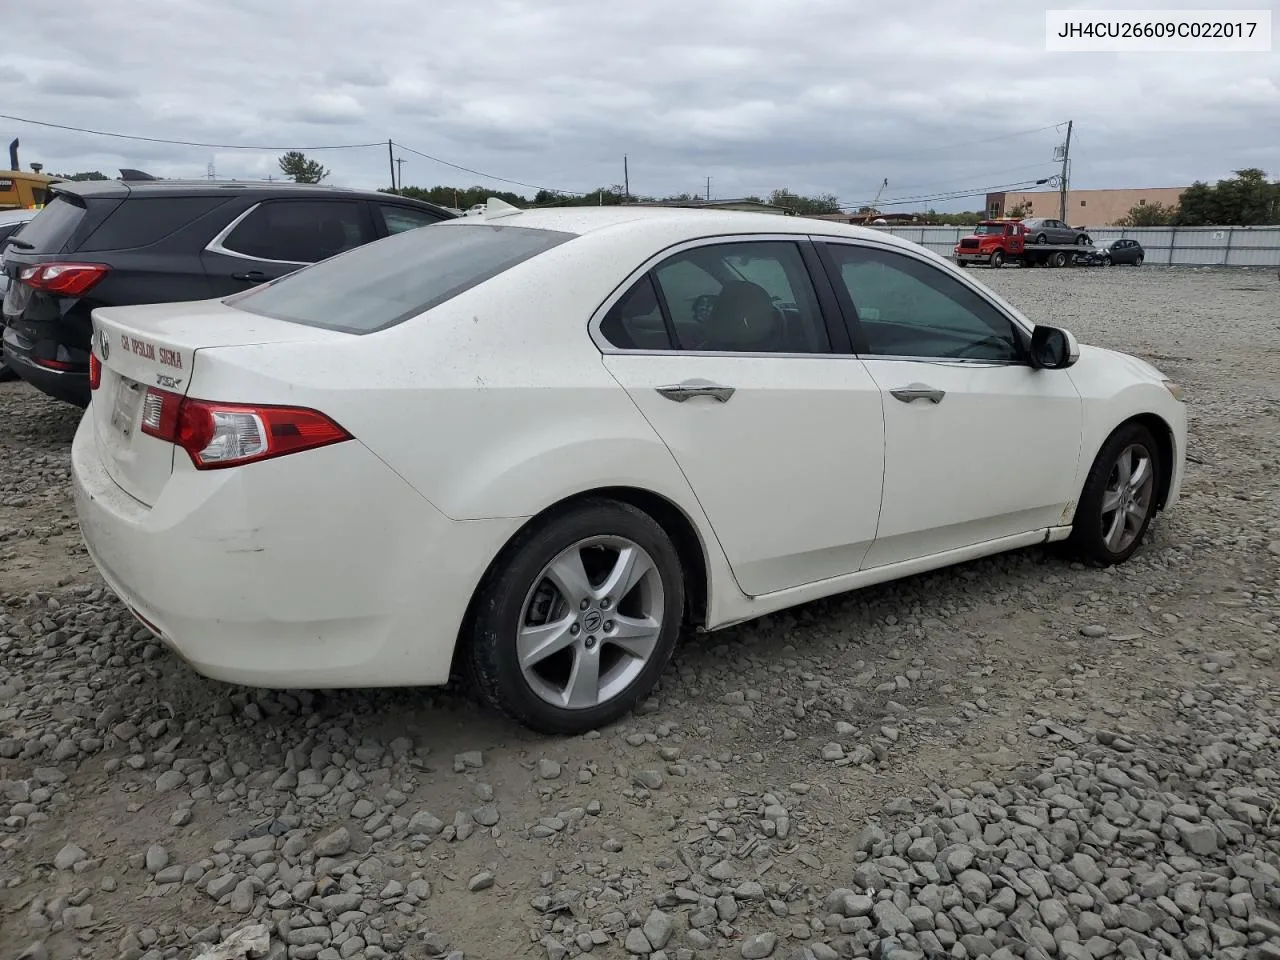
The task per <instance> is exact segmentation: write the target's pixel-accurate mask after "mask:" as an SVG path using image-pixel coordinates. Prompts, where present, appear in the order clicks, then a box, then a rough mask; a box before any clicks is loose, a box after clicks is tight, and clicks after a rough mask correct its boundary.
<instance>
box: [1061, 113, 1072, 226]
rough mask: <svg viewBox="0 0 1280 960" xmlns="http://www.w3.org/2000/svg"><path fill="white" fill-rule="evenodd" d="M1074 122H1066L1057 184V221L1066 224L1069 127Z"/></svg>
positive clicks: (1069, 152) (1069, 153)
mask: <svg viewBox="0 0 1280 960" xmlns="http://www.w3.org/2000/svg"><path fill="white" fill-rule="evenodd" d="M1074 122H1075V121H1073V120H1068V121H1067V142H1066V143H1065V144H1063V146H1062V177H1061V180H1060V183H1059V184H1058V190H1059V193H1058V219H1059V220H1061V221H1062V222H1063V223H1066V222H1067V162H1068V158H1069V157H1070V155H1071V126H1072V124H1073V123H1074Z"/></svg>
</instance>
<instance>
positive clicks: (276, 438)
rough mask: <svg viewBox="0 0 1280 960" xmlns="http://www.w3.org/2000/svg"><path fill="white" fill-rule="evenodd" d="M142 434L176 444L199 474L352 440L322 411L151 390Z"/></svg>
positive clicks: (145, 407)
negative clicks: (185, 395)
mask: <svg viewBox="0 0 1280 960" xmlns="http://www.w3.org/2000/svg"><path fill="white" fill-rule="evenodd" d="M142 432H143V433H145V434H147V435H148V436H152V437H156V438H158V439H160V440H165V441H167V442H169V443H173V444H177V445H178V446H180V447H182V449H183V450H185V451H187V455H188V456H190V457H191V462H192V463H193V464H194V465H195V468H196V469H197V470H216V469H219V468H221V467H237V466H241V465H243V464H246V463H253V462H255V461H257V460H269V459H271V458H272V457H280V456H283V455H285V454H286V453H298V452H300V451H302V450H314V449H315V448H317V447H325V446H328V445H329V444H331V443H340V442H341V441H343V440H350V439H352V437H351V434H349V433H347V431H346V430H344V429H342V427H340V426H338V425H337V424H336V423H334V422H333V421H332V420H330V419H329V418H328V417H326V416H325V415H324V414H323V413H320V412H319V411H318V410H310V409H307V408H305V407H279V406H258V405H249V404H236V403H214V402H211V401H208V400H194V399H191V398H190V397H184V396H182V395H181V394H178V393H170V392H169V391H167V390H157V389H156V388H155V387H151V388H150V389H148V390H147V393H146V396H145V397H144V398H143V401H142Z"/></svg>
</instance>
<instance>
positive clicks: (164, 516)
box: [71, 412, 522, 689]
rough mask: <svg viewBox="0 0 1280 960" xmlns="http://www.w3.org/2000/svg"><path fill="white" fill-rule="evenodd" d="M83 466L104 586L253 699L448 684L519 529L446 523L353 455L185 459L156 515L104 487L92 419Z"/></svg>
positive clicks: (76, 455) (81, 437)
mask: <svg viewBox="0 0 1280 960" xmlns="http://www.w3.org/2000/svg"><path fill="white" fill-rule="evenodd" d="M290 460H293V461H294V462H293V463H290V462H289V461H290ZM71 462H72V485H73V491H74V497H75V507H76V514H77V517H78V519H79V522H80V529H81V533H82V535H83V538H84V541H85V545H86V546H87V548H88V550H89V554H90V556H91V557H92V559H93V561H94V563H95V564H96V565H97V567H98V569H99V571H100V572H101V573H102V576H103V579H104V580H105V581H106V582H107V584H108V586H110V587H111V589H112V590H113V591H114V592H115V593H116V594H118V595H119V596H120V598H121V599H122V600H123V601H124V602H125V604H126V605H128V606H129V607H130V609H132V610H133V611H134V613H135V615H136V616H138V617H139V618H140V619H142V620H143V621H144V623H146V625H147V626H148V627H149V628H150V629H151V630H152V632H154V633H156V634H157V635H158V637H159V638H160V640H161V641H162V642H164V643H165V644H166V645H167V646H168V647H170V648H171V649H173V650H174V651H175V652H176V653H177V654H178V655H179V656H180V657H182V658H183V659H184V660H185V661H187V662H188V663H189V664H190V665H191V666H192V667H193V668H194V669H195V670H196V671H197V672H199V673H201V674H203V675H205V676H208V677H212V678H214V679H218V680H224V681H228V682H231V683H240V684H246V685H250V686H255V687H264V688H277V689H278V688H326V687H327V688H332V687H380V686H424V685H434V684H442V683H445V682H446V681H447V680H448V678H449V672H450V666H451V662H452V658H453V651H454V645H455V642H456V639H457V635H458V629H459V626H460V624H461V622H462V620H463V617H464V616H465V612H466V608H467V605H468V603H469V602H470V599H471V595H472V592H473V590H474V588H475V585H476V584H477V583H478V582H479V580H480V578H481V577H482V576H483V573H484V571H485V569H486V568H487V567H488V565H489V563H490V561H491V559H492V558H493V556H494V555H495V554H496V553H497V551H498V550H499V549H501V546H502V545H503V544H504V543H505V542H506V541H507V539H508V538H509V536H510V535H511V534H512V533H514V532H515V530H516V529H518V528H519V526H520V524H521V522H522V521H520V520H482V521H452V520H449V519H447V518H446V517H444V516H443V515H442V514H440V513H439V512H438V511H436V510H435V508H434V507H432V506H431V504H429V503H428V502H427V501H426V500H424V499H423V498H422V497H421V496H420V495H418V494H417V493H416V492H415V491H413V490H412V489H411V488H410V487H409V486H408V484H406V483H405V482H404V481H403V480H401V479H400V477H398V476H397V475H396V474H395V473H393V472H392V471H391V470H390V469H389V468H388V467H387V466H386V465H385V464H383V463H382V461H380V460H378V459H377V458H376V457H374V456H373V454H371V453H370V452H369V451H368V450H367V449H366V448H365V447H363V446H362V445H361V444H359V443H358V442H355V441H352V442H347V443H341V444H335V445H334V446H332V447H326V448H323V449H320V450H314V451H309V452H307V453H303V454H297V455H296V456H294V457H284V458H281V459H279V460H277V461H265V462H263V463H258V464H251V465H248V466H246V467H242V468H239V469H232V470H219V471H211V472H205V473H202V472H199V471H196V470H195V469H194V468H192V467H191V466H190V464H189V463H184V462H183V457H182V456H181V455H179V456H178V457H176V458H175V467H174V473H173V475H172V477H171V478H170V480H169V482H168V483H167V484H166V486H165V487H164V490H163V492H162V493H161V495H160V497H159V498H158V500H157V501H156V503H155V504H154V505H153V506H151V507H147V506H145V505H143V504H142V503H140V502H139V501H137V500H135V499H134V498H133V497H131V496H129V495H128V494H127V493H125V492H124V490H122V489H121V488H120V487H119V486H118V485H117V484H116V483H115V481H114V480H112V479H111V477H110V476H109V475H108V474H107V472H106V469H105V468H104V466H103V464H102V461H101V458H100V457H99V454H98V452H97V441H96V438H95V433H94V426H93V417H92V412H90V413H89V414H88V415H86V416H85V417H84V418H83V419H82V421H81V423H80V427H79V429H78V430H77V431H76V436H75V440H74V442H73V444H72V451H71Z"/></svg>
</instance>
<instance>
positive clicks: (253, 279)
mask: <svg viewBox="0 0 1280 960" xmlns="http://www.w3.org/2000/svg"><path fill="white" fill-rule="evenodd" d="M231 279H232V280H247V281H248V282H249V283H262V282H263V281H265V280H270V279H271V278H270V277H268V276H267V275H266V274H265V273H263V272H262V271H261V270H250V271H249V272H248V273H233V274H232V275H231Z"/></svg>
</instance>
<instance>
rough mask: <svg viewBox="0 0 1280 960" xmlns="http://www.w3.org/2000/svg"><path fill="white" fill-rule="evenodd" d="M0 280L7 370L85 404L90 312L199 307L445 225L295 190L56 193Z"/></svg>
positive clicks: (356, 195) (419, 205) (321, 191)
mask: <svg viewBox="0 0 1280 960" xmlns="http://www.w3.org/2000/svg"><path fill="white" fill-rule="evenodd" d="M50 190H51V193H52V198H51V199H50V201H49V203H48V205H47V206H46V207H45V208H44V210H42V211H40V213H39V214H38V215H37V216H36V217H35V219H33V220H32V221H31V222H30V223H28V224H26V225H25V226H24V227H23V228H22V232H21V233H20V234H19V235H17V236H15V237H12V238H10V240H9V242H8V244H7V245H6V247H5V250H4V259H3V266H2V267H0V269H3V271H4V273H5V275H6V277H7V278H8V281H9V289H8V291H7V292H6V293H5V296H4V306H3V312H2V315H0V319H2V321H3V323H2V324H0V327H2V331H0V333H2V336H0V346H2V348H3V354H2V356H3V359H4V362H5V363H6V364H7V365H8V366H9V367H10V368H11V369H12V370H13V372H14V373H16V374H17V375H18V376H20V377H21V378H22V379H23V380H26V381H28V382H29V383H31V384H32V385H33V386H35V387H36V388H37V389H39V390H41V391H43V392H44V393H47V394H49V396H51V397H56V398H57V399H59V400H65V401H67V402H68V403H74V404H76V405H77V406H81V407H84V406H88V404H89V340H90V336H91V333H92V326H91V324H90V320H89V314H90V312H91V311H92V310H93V309H94V308H96V307H115V306H127V305H130V304H139V303H170V302H173V301H183V300H208V299H212V298H214V297H225V296H229V295H230V294H233V293H239V292H241V291H242V290H247V289H248V288H250V287H252V286H254V285H256V284H259V283H263V282H265V281H267V280H274V279H275V278H277V277H281V276H284V275H285V274H286V273H292V272H293V271H294V270H297V269H299V268H301V267H304V266H306V265H307V264H310V263H315V262H316V261H319V260H324V259H326V258H328V257H331V256H334V255H336V254H339V253H342V252H343V251H344V250H350V249H351V248H352V247H358V246H361V245H362V244H366V243H371V242H372V241H374V240H378V239H380V238H382V237H385V236H388V235H389V234H393V233H400V232H401V231H404V230H410V229H414V228H417V227H423V226H429V225H431V224H434V223H438V222H440V221H441V220H450V219H453V217H454V215H453V214H452V213H450V212H449V211H448V210H446V209H444V208H443V207H438V206H436V205H435V204H431V203H424V202H422V201H418V200H410V199H408V198H406V197H398V196H395V195H393V194H385V193H377V192H374V191H362V190H348V189H344V188H341V187H328V186H313V185H309V184H292V183H225V182H222V183H219V182H210V181H208V180H197V181H185V182H184V181H174V180H148V181H123V180H94V181H85V182H79V183H77V182H62V183H58V184H55V185H53V186H52V187H51V188H50Z"/></svg>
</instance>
